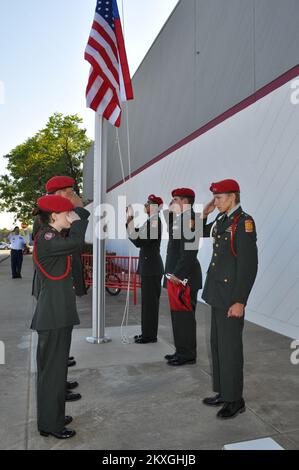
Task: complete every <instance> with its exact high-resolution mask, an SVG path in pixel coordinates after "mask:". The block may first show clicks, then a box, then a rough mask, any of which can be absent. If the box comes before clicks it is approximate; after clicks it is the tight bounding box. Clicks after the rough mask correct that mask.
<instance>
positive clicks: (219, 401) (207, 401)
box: [202, 393, 224, 406]
mask: <svg viewBox="0 0 299 470" xmlns="http://www.w3.org/2000/svg"><path fill="white" fill-rule="evenodd" d="M202 402H203V404H204V405H208V406H219V405H223V404H224V400H223V398H222V397H221V395H220V393H218V394H217V395H215V396H214V397H207V398H204V399H203V400H202Z"/></svg>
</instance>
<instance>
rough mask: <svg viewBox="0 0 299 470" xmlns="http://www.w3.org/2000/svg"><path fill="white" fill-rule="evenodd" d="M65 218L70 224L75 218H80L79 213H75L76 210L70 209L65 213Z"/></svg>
mask: <svg viewBox="0 0 299 470" xmlns="http://www.w3.org/2000/svg"><path fill="white" fill-rule="evenodd" d="M66 219H67V221H68V222H69V223H70V224H72V223H73V222H75V221H76V220H81V219H80V217H79V215H78V214H76V212H74V211H70V212H69V213H68V214H67V215H66Z"/></svg>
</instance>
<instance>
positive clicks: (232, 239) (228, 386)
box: [202, 180, 258, 419]
mask: <svg viewBox="0 0 299 470" xmlns="http://www.w3.org/2000/svg"><path fill="white" fill-rule="evenodd" d="M210 190H211V191H212V193H213V194H214V198H213V200H212V201H211V202H210V203H209V204H207V206H206V207H205V208H204V211H203V214H202V217H203V222H204V236H206V237H209V236H212V237H213V238H214V250H213V256H212V261H211V264H210V267H209V269H208V273H207V278H206V282H205V286H204V290H203V294H202V298H203V299H204V300H205V301H206V302H207V303H208V304H209V305H211V307H212V323H211V349H212V365H213V386H214V391H215V392H216V393H217V395H216V396H214V397H208V398H205V399H204V400H203V403H204V404H205V405H209V406H218V405H223V407H222V409H221V410H220V411H219V412H218V414H217V416H218V417H219V418H222V419H225V418H233V417H234V416H237V415H238V414H239V413H243V412H244V411H245V402H244V399H243V343H242V333H243V327H244V313H245V310H244V309H245V306H246V303H247V299H248V297H249V294H250V291H251V289H252V286H253V284H254V281H255V278H256V274H257V267H258V256H257V246H256V238H257V237H256V230H255V223H254V220H253V218H252V217H251V216H250V215H248V214H246V213H245V212H244V211H243V210H242V208H241V205H240V187H239V184H238V183H237V182H236V181H234V180H224V181H220V182H218V183H213V184H212V186H211V188H210ZM215 207H217V209H218V210H219V211H220V213H219V214H218V216H217V218H216V221H215V222H213V223H210V224H207V217H208V215H209V214H210V213H211V212H213V211H214V209H215Z"/></svg>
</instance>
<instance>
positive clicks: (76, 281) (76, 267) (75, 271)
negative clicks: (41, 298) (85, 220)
mask: <svg viewBox="0 0 299 470" xmlns="http://www.w3.org/2000/svg"><path fill="white" fill-rule="evenodd" d="M80 209H81V207H77V208H75V209H74V211H75V212H76V213H77V214H78V215H79V216H80ZM41 228H42V224H41V221H40V219H39V217H35V219H34V222H33V230H32V238H33V240H34V238H35V236H36V235H37V233H38V231H39V230H40V229H41ZM68 234H69V230H67V231H64V230H63V231H62V233H61V235H63V236H64V237H66V236H68ZM81 253H82V246H81V249H80V250H79V251H77V252H74V253H73V254H72V261H71V263H72V277H73V286H74V288H75V294H76V295H77V296H82V295H86V293H87V290H86V286H85V281H84V273H83V266H82V261H81ZM39 291H40V282H39V278H38V277H37V275H36V271H34V274H33V280H32V292H31V294H32V295H33V296H34V297H35V298H36V299H37V297H38V294H39Z"/></svg>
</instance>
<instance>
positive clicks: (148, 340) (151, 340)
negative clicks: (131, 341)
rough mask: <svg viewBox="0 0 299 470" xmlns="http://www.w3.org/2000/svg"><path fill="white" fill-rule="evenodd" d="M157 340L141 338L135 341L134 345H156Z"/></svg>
mask: <svg viewBox="0 0 299 470" xmlns="http://www.w3.org/2000/svg"><path fill="white" fill-rule="evenodd" d="M156 342H157V338H143V336H141V337H140V338H137V339H135V343H136V344H147V343H156Z"/></svg>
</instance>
